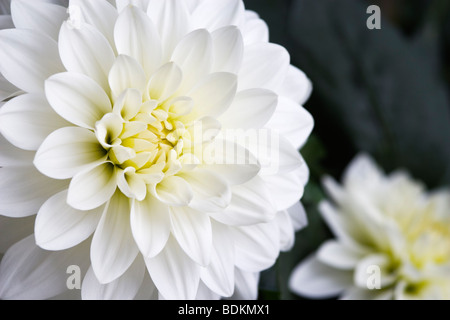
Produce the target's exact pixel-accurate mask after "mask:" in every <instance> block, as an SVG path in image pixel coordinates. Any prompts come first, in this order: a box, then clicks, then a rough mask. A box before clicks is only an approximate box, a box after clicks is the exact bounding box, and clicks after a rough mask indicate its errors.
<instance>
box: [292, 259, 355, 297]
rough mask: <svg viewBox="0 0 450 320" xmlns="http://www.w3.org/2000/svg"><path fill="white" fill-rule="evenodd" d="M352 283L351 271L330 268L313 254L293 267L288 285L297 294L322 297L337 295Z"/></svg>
mask: <svg viewBox="0 0 450 320" xmlns="http://www.w3.org/2000/svg"><path fill="white" fill-rule="evenodd" d="M352 283H353V280H352V273H351V272H347V271H342V270H337V269H334V268H330V267H328V266H326V265H325V264H323V263H321V262H319V260H317V258H316V257H314V256H313V257H309V258H307V259H306V260H304V261H303V262H302V263H301V264H300V265H299V266H297V267H296V268H295V269H294V271H293V273H292V275H291V278H290V280H289V287H290V289H291V290H292V291H293V292H294V293H296V294H298V295H301V296H305V297H309V298H315V299H317V298H319V299H323V298H332V297H335V296H338V295H339V294H341V293H342V292H343V291H344V289H346V288H347V287H349V286H351V285H352Z"/></svg>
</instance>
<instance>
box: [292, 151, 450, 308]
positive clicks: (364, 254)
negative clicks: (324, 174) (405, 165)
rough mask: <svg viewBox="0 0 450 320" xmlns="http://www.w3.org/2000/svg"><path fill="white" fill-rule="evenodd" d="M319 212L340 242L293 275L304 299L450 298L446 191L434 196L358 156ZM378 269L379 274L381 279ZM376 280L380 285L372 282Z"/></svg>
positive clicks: (449, 199) (449, 196)
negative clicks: (385, 173)
mask: <svg viewBox="0 0 450 320" xmlns="http://www.w3.org/2000/svg"><path fill="white" fill-rule="evenodd" d="M324 186H325V188H326V190H327V192H328V193H329V195H330V197H331V198H332V202H329V201H324V202H322V203H321V205H320V211H321V213H322V216H323V218H324V219H325V221H326V222H327V224H328V226H329V227H330V228H331V229H332V231H333V233H334V234H335V236H336V237H337V239H336V240H330V241H328V242H326V243H324V244H323V245H322V246H321V247H320V249H319V250H318V252H317V254H315V255H314V256H312V257H310V258H308V259H306V260H305V261H304V262H302V264H301V265H300V266H298V267H297V269H295V270H294V272H293V275H292V277H291V280H290V286H291V289H292V290H293V291H294V292H296V293H298V294H300V295H304V296H307V297H312V298H330V297H333V296H336V295H340V297H341V298H342V299H450V191H448V190H445V191H440V192H435V193H432V194H428V193H426V192H425V190H424V187H423V185H421V184H419V183H417V182H415V181H413V180H412V179H411V178H410V177H409V176H408V175H407V174H406V173H404V172H401V171H399V172H395V173H392V174H391V175H389V176H385V175H384V174H383V173H382V172H381V171H380V169H379V168H378V167H377V166H376V165H375V163H374V162H373V161H372V160H371V159H370V158H369V157H367V156H364V155H361V156H359V157H358V158H356V159H355V160H354V161H353V162H352V163H351V164H350V166H349V168H348V169H347V172H346V173H345V175H344V178H343V184H342V186H339V185H338V184H337V183H336V182H335V181H334V180H333V179H331V178H327V179H325V181H324ZM378 272H379V274H378ZM377 282H379V283H377Z"/></svg>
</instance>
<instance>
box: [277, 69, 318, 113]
mask: <svg viewBox="0 0 450 320" xmlns="http://www.w3.org/2000/svg"><path fill="white" fill-rule="evenodd" d="M312 89H313V87H312V83H311V80H309V79H308V77H307V76H306V75H305V73H304V72H303V71H301V70H300V69H298V68H296V67H294V66H292V65H291V66H289V69H288V72H287V76H286V79H285V80H284V82H283V84H282V86H281V88H280V90H279V93H280V95H282V96H285V97H287V98H289V99H291V100H293V101H295V102H297V103H299V104H301V105H303V104H304V103H305V102H306V101H307V100H308V99H309V97H310V96H311V93H312Z"/></svg>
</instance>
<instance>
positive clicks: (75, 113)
mask: <svg viewBox="0 0 450 320" xmlns="http://www.w3.org/2000/svg"><path fill="white" fill-rule="evenodd" d="M45 93H46V96H47V99H48V102H49V103H50V105H51V106H52V108H53V109H54V110H55V111H56V113H58V114H59V115H60V116H61V117H63V118H64V119H66V120H67V121H69V122H71V123H73V124H75V125H77V126H80V127H84V128H88V129H92V130H93V129H94V128H95V123H96V122H97V121H99V120H101V119H102V117H103V116H104V115H105V114H107V113H108V112H111V111H112V106H111V101H110V100H109V97H108V95H107V94H106V93H105V91H104V90H103V89H102V88H101V87H100V85H98V84H97V83H96V82H95V81H94V80H92V79H91V78H89V77H88V76H86V75H83V74H79V73H73V72H66V73H61V74H57V75H54V76H53V77H51V78H50V79H48V80H47V81H46V82H45Z"/></svg>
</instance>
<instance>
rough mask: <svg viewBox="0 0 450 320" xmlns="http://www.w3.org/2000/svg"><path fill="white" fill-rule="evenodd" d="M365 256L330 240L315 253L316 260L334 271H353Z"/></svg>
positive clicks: (363, 253)
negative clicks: (334, 269)
mask: <svg viewBox="0 0 450 320" xmlns="http://www.w3.org/2000/svg"><path fill="white" fill-rule="evenodd" d="M365 254H366V253H365V252H358V251H356V250H355V249H354V248H350V247H349V246H346V245H344V244H342V243H339V242H338V241H335V240H330V241H328V242H325V243H324V244H322V246H321V247H320V249H319V251H318V252H317V259H318V260H320V262H322V263H324V264H326V265H328V266H330V267H333V268H336V269H340V270H353V269H354V268H355V267H356V265H357V264H358V262H359V261H360V260H361V259H362V258H363V257H364V255H365Z"/></svg>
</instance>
